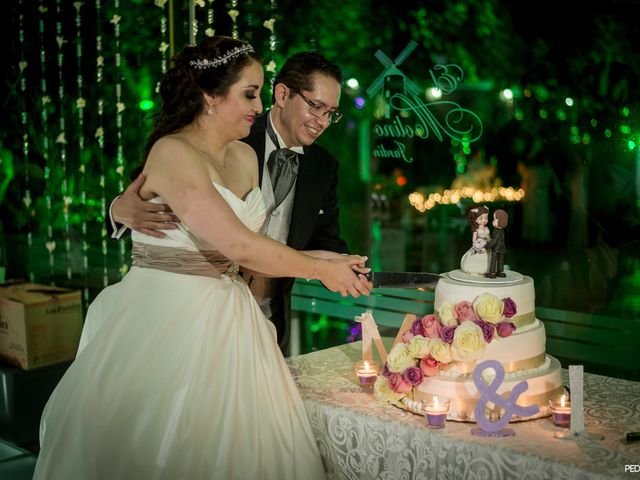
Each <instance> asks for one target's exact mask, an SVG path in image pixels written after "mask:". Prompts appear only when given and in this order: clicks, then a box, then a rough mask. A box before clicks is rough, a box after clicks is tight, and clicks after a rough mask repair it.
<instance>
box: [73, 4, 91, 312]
mask: <svg viewBox="0 0 640 480" xmlns="http://www.w3.org/2000/svg"><path fill="white" fill-rule="evenodd" d="M82 5H83V3H82V2H74V3H73V6H74V8H75V9H76V17H75V23H76V66H77V68H78V74H77V75H76V85H77V87H78V97H77V99H76V115H77V122H78V162H79V165H80V166H79V168H78V171H79V173H80V182H79V183H80V185H79V189H80V205H86V204H87V180H86V163H85V153H84V107H85V104H86V100H85V99H84V98H83V96H82V92H83V84H84V78H83V76H82V32H81V27H82V17H81V16H80V8H82ZM80 233H81V241H82V267H81V272H82V279H83V284H84V287H83V289H82V296H83V298H84V301H85V303H87V302H88V301H89V288H88V287H87V282H88V277H89V257H88V255H87V251H88V250H89V243H88V242H87V219H86V216H85V215H83V216H82V223H81V225H80Z"/></svg>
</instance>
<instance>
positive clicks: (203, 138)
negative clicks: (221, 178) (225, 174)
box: [195, 130, 227, 170]
mask: <svg viewBox="0 0 640 480" xmlns="http://www.w3.org/2000/svg"><path fill="white" fill-rule="evenodd" d="M195 134H196V136H197V137H198V139H199V140H200V143H201V144H202V146H201V147H200V149H199V150H201V151H202V153H204V154H205V155H206V156H207V157H209V158H210V159H211V161H212V163H213V164H214V165H215V166H216V167H218V168H221V169H222V170H226V169H227V158H226V156H225V157H224V158H223V159H222V161H220V160H218V159H217V157H216V156H215V155H213V154H212V153H211V150H210V149H209V145H207V139H206V136H205V135H203V132H202V131H201V130H196V132H195Z"/></svg>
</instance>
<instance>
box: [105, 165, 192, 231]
mask: <svg viewBox="0 0 640 480" xmlns="http://www.w3.org/2000/svg"><path fill="white" fill-rule="evenodd" d="M145 179H146V176H145V174H143V173H141V174H140V175H138V177H137V178H136V179H135V180H134V181H133V182H131V184H130V185H129V187H127V189H126V190H125V191H124V193H123V194H122V195H121V196H120V197H119V198H118V199H116V200H115V201H114V202H113V205H112V207H111V216H112V218H113V220H114V221H115V222H117V223H121V224H123V225H126V226H127V227H128V228H130V229H131V230H135V231H137V232H140V233H144V234H145V235H150V236H152V237H157V238H164V237H165V234H164V233H163V232H162V231H161V230H174V229H175V228H176V223H180V220H179V219H178V217H176V216H175V215H174V214H173V212H172V211H171V208H169V205H167V204H165V203H152V202H147V201H145V200H143V199H142V198H140V188H141V187H142V185H143V184H144V181H145Z"/></svg>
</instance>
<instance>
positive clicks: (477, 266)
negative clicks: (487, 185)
mask: <svg viewBox="0 0 640 480" xmlns="http://www.w3.org/2000/svg"><path fill="white" fill-rule="evenodd" d="M467 220H468V221H469V228H470V229H471V232H472V233H473V235H472V239H471V248H470V249H469V250H467V252H466V253H465V254H464V255H463V256H462V260H461V261H460V268H461V269H462V271H463V272H466V273H470V274H476V275H484V274H485V273H486V272H487V271H488V269H489V259H490V256H489V253H488V252H487V249H486V245H487V242H488V241H489V240H491V232H490V231H489V227H487V224H488V223H489V208H487V207H486V206H484V205H480V206H478V207H474V208H472V209H470V210H469V211H468V212H467Z"/></svg>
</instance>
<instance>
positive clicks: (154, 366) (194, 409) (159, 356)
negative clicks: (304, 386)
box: [34, 183, 325, 480]
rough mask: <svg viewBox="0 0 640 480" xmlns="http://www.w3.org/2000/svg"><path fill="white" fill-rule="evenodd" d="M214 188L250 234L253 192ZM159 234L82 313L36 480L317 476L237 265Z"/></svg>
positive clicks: (286, 377) (269, 335) (140, 244)
mask: <svg viewBox="0 0 640 480" xmlns="http://www.w3.org/2000/svg"><path fill="white" fill-rule="evenodd" d="M214 185H216V188H217V190H218V191H219V192H220V194H221V195H222V196H223V197H224V198H225V200H226V201H227V202H228V204H229V205H230V206H231V208H232V209H233V210H234V212H235V213H236V215H237V216H238V217H239V219H240V220H241V221H242V222H243V223H244V224H245V225H246V226H247V227H249V228H251V229H252V230H253V231H257V230H258V229H259V228H260V226H261V225H262V222H263V220H264V216H265V210H264V203H263V201H262V195H261V193H260V190H259V189H258V188H257V187H256V188H255V189H253V190H252V191H251V192H250V193H249V194H248V195H247V196H246V198H245V199H240V198H239V197H237V196H236V195H235V194H233V193H232V192H231V191H230V190H228V189H227V188H225V187H223V186H220V185H217V184H215V183H214ZM154 201H157V202H161V203H162V199H160V198H157V199H154ZM166 233H167V236H166V237H165V238H163V239H157V238H154V237H150V236H146V235H142V234H139V233H135V232H134V233H133V235H132V240H133V242H134V247H133V253H134V255H133V258H134V262H133V263H134V266H133V267H132V268H131V270H130V271H129V272H128V273H127V275H125V277H124V278H123V280H122V281H121V282H119V283H118V284H115V285H113V286H110V287H108V288H106V289H105V290H103V291H102V292H101V293H100V295H98V297H97V298H96V300H95V301H94V302H93V303H92V304H91V306H90V308H89V311H88V313H87V319H86V322H85V328H84V332H83V337H82V345H81V349H80V351H79V353H78V356H77V357H76V360H75V361H74V362H73V364H72V365H71V367H70V368H69V369H68V371H67V373H66V374H65V375H64V377H63V378H62V380H61V381H60V383H59V384H58V386H57V387H56V389H55V391H54V392H53V394H52V395H51V398H50V399H49V401H48V403H47V405H46V407H45V409H44V413H43V416H42V421H41V426H40V430H41V431H40V444H41V451H40V455H39V457H38V463H37V466H36V473H35V477H34V478H36V479H47V480H55V479H64V480H69V479H109V480H112V479H121V478H127V479H141V480H151V479H171V480H176V479H187V480H193V479H207V480H209V479H225V480H227V479H243V480H246V479H252V480H253V479H274V480H275V479H277V480H280V479H292V480H293V479H301V478H304V479H305V480H311V479H316V478H324V476H325V475H324V469H323V465H322V460H321V458H320V454H319V451H318V447H317V444H316V441H315V439H314V436H313V432H312V430H311V426H310V424H309V420H308V418H307V415H306V412H305V409H304V405H303V403H302V400H301V397H300V395H299V393H298V390H297V388H296V385H295V383H294V380H293V377H292V376H291V374H290V372H289V370H288V368H287V365H286V363H285V360H284V358H283V357H282V354H281V353H280V350H279V349H278V345H277V343H276V334H275V328H274V326H273V324H271V322H269V321H268V320H267V319H266V318H265V317H264V315H263V314H262V312H261V311H260V308H259V307H258V305H257V303H256V302H255V300H254V299H253V297H252V296H251V293H250V291H249V288H248V287H247V285H246V283H245V282H244V281H243V280H242V279H241V278H240V277H239V276H238V274H237V271H238V269H237V265H233V264H232V262H231V261H230V260H228V259H226V258H224V257H223V256H222V255H221V254H220V253H219V252H212V251H208V252H207V251H204V250H205V246H204V244H203V243H202V242H200V241H199V240H198V239H197V238H196V237H195V236H194V235H193V234H192V233H190V232H189V231H188V230H187V228H185V227H184V226H179V227H178V229H176V230H169V231H167V232H166ZM135 265H142V266H143V267H145V268H140V267H139V266H135ZM216 277H217V278H216Z"/></svg>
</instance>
